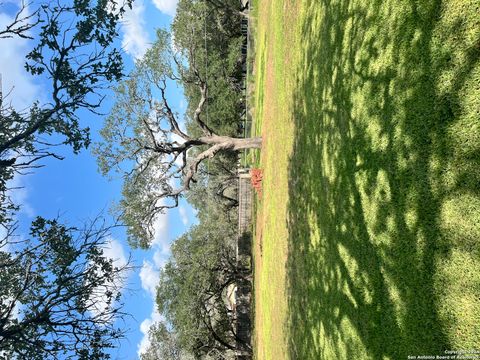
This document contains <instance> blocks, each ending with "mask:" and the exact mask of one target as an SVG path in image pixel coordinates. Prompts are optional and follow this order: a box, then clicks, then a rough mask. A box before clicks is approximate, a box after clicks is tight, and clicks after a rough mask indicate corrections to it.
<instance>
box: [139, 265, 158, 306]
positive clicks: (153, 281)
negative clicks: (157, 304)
mask: <svg viewBox="0 0 480 360" xmlns="http://www.w3.org/2000/svg"><path fill="white" fill-rule="evenodd" d="M139 276H140V282H141V284H142V289H144V290H145V291H147V292H148V293H149V294H150V296H151V297H152V299H154V298H155V293H156V288H157V285H158V280H159V276H160V272H159V271H158V269H157V268H156V267H155V264H152V263H151V262H150V261H148V260H144V261H143V266H142V268H141V269H140V274H139Z"/></svg>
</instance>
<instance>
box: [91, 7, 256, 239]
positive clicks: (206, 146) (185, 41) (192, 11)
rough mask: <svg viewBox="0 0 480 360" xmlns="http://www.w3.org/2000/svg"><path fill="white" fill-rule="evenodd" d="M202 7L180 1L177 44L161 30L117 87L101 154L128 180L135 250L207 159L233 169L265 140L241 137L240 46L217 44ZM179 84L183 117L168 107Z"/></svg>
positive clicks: (125, 214) (126, 211)
mask: <svg viewBox="0 0 480 360" xmlns="http://www.w3.org/2000/svg"><path fill="white" fill-rule="evenodd" d="M204 6H205V3H204V2H198V1H181V2H180V3H179V7H178V9H177V16H176V18H175V21H174V25H173V31H174V38H175V44H172V43H171V40H170V36H169V34H168V33H167V32H166V31H164V30H158V31H157V40H156V42H155V43H154V45H153V46H152V48H151V49H150V50H148V51H147V53H146V54H145V57H144V58H143V59H142V60H140V61H138V62H137V64H136V67H135V69H134V70H133V71H132V72H131V73H130V75H129V78H128V79H126V80H125V81H123V82H121V83H120V84H119V85H118V87H117V88H116V100H117V101H116V103H115V106H114V108H113V110H112V112H111V114H110V115H109V117H108V118H107V120H106V124H105V127H104V129H103V130H102V136H103V139H104V141H103V143H101V144H99V145H98V146H97V147H96V150H95V151H96V154H97V156H98V159H99V165H100V168H101V170H102V172H103V173H104V174H107V173H110V172H111V171H118V172H120V174H121V175H122V176H123V180H124V186H123V199H122V201H121V202H120V206H119V208H120V213H121V216H122V218H123V220H124V221H125V223H126V224H127V225H128V229H129V230H128V233H129V241H130V243H131V244H132V245H133V246H141V247H147V246H149V244H150V242H151V239H152V238H153V235H154V224H155V219H156V218H157V216H158V215H159V214H160V213H162V212H163V211H165V210H166V209H170V208H173V207H176V206H178V202H179V199H180V197H181V196H183V195H184V194H185V193H186V192H187V191H188V190H190V188H191V184H192V183H194V182H195V181H197V176H198V174H199V173H201V172H202V171H205V170H204V166H203V164H204V162H205V160H207V159H211V158H213V157H217V156H220V154H223V156H227V157H228V156H230V164H231V166H233V167H234V166H235V163H236V161H235V159H236V155H233V156H232V154H234V153H235V152H238V151H240V150H244V149H248V148H259V147H260V146H261V138H247V139H245V138H241V137H235V133H236V132H237V128H238V126H239V119H240V116H241V108H242V107H241V106H240V105H241V103H242V100H241V98H240V95H239V93H238V89H237V87H238V83H239V80H238V76H239V74H241V51H240V47H239V46H238V45H239V44H240V41H239V40H238V38H235V37H233V39H230V38H229V37H228V36H225V40H224V43H223V44H222V45H223V46H220V44H217V43H216V42H215V41H218V38H221V36H218V37H217V36H216V35H215V37H214V36H213V35H212V33H213V32H214V31H216V32H218V31H220V30H219V29H218V28H215V27H214V26H213V25H214V24H215V23H214V22H210V23H209V22H205V16H207V15H206V14H208V11H207V10H208V9H206V8H205V7H204ZM202 20H203V21H202ZM205 24H207V25H208V24H210V25H208V26H207V27H204V25H205ZM212 24H213V25H212ZM205 29H206V30H207V37H206V40H207V49H208V53H207V52H206V51H205V46H204V43H205V36H204V34H205ZM229 36H233V35H231V34H229ZM209 39H210V40H209ZM213 39H216V40H215V41H214V40H213ZM209 42H210V43H211V45H210V46H211V49H210V48H208V43H209ZM232 44H233V45H232ZM225 52H226V54H225ZM225 55H227V56H225ZM205 64H207V66H205ZM239 69H240V70H239ZM232 79H235V81H233V80H232ZM173 81H175V82H177V84H179V85H181V86H183V88H184V91H185V95H186V97H187V100H188V101H189V107H188V110H187V113H186V116H185V118H181V117H180V116H179V114H178V113H177V112H175V110H174V109H173V107H172V106H171V104H170V103H169V99H168V95H167V86H168V85H171V84H172V82H173ZM229 154H230V155H229ZM232 160H233V161H232ZM229 171H230V170H229ZM222 193H223V192H222Z"/></svg>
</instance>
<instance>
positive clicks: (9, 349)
mask: <svg viewBox="0 0 480 360" xmlns="http://www.w3.org/2000/svg"><path fill="white" fill-rule="evenodd" d="M108 235H109V227H105V226H104V224H103V223H102V222H101V221H100V219H97V220H96V221H94V222H93V223H91V224H89V225H86V226H85V228H83V229H80V228H72V227H67V226H65V225H63V224H61V223H60V222H59V221H58V220H46V219H43V218H40V217H39V218H37V219H36V220H35V221H34V222H33V223H32V225H31V229H30V238H29V239H28V240H25V241H20V242H18V241H17V242H14V241H13V239H11V238H9V237H10V236H12V235H11V234H8V235H7V237H6V238H4V239H3V240H2V242H1V244H0V359H4V360H7V359H8V360H11V359H32V360H36V359H58V358H62V359H74V358H75V359H108V358H109V355H108V349H109V348H112V347H113V346H114V342H115V341H117V340H118V339H120V338H121V337H123V334H124V331H123V330H122V329H121V328H118V327H117V326H116V324H115V321H116V320H118V319H121V318H122V317H123V316H124V313H123V312H122V304H121V303H120V302H119V300H120V290H121V287H122V284H123V282H124V280H125V276H126V274H127V272H128V271H129V269H130V268H131V267H130V265H129V264H128V263H127V264H122V265H120V266H116V265H115V264H114V262H113V260H112V259H109V258H107V257H105V256H104V255H103V249H102V248H103V247H104V246H105V243H106V241H107V239H108ZM7 247H9V248H10V249H9V251H7Z"/></svg>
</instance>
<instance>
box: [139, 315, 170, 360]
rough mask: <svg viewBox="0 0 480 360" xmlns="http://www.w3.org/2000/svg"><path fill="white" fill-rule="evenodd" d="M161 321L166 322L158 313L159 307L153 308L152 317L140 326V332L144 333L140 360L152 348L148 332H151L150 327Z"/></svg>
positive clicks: (140, 345) (140, 348)
mask: <svg viewBox="0 0 480 360" xmlns="http://www.w3.org/2000/svg"><path fill="white" fill-rule="evenodd" d="M159 321H165V318H164V317H163V316H162V315H160V313H159V312H158V311H157V307H156V306H153V309H152V313H151V314H150V317H149V318H147V319H145V320H143V321H142V323H141V324H140V331H141V332H142V333H143V338H142V340H141V341H140V343H139V344H138V350H137V354H138V357H139V358H140V354H142V353H144V352H146V351H147V349H148V347H149V346H150V339H149V338H148V330H150V327H151V326H152V325H153V324H155V323H157V322H159Z"/></svg>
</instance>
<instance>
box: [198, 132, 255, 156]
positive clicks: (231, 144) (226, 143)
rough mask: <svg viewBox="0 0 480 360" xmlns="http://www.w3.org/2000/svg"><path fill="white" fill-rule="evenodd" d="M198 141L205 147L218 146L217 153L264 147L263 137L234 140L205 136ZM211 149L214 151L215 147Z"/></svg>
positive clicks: (231, 138)
mask: <svg viewBox="0 0 480 360" xmlns="http://www.w3.org/2000/svg"><path fill="white" fill-rule="evenodd" d="M198 141H199V142H200V143H202V144H205V145H217V146H218V148H216V150H217V151H220V150H227V149H231V150H244V149H260V148H261V147H262V138H261V137H252V138H234V137H229V136H219V135H212V136H203V137H201V138H199V139H198ZM214 147H215V146H214ZM211 149H213V147H212V148H211ZM209 150H210V149H209ZM207 151H208V150H207ZM217 151H216V152H217Z"/></svg>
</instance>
